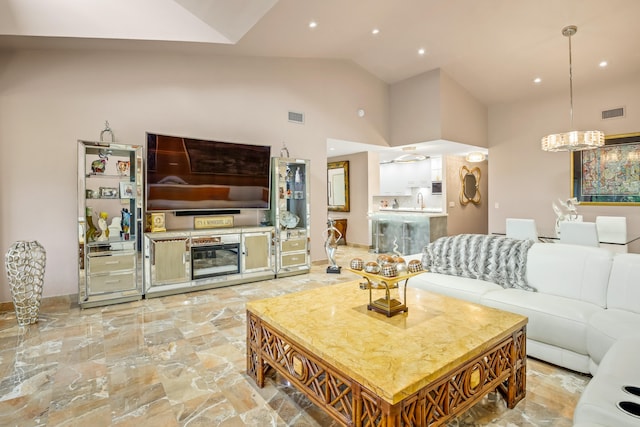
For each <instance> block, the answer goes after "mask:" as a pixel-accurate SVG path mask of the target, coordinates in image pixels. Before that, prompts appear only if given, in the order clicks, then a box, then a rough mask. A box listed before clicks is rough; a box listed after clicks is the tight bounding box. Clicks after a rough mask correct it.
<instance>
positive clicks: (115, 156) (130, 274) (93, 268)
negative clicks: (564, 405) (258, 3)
mask: <svg viewBox="0 0 640 427" xmlns="http://www.w3.org/2000/svg"><path fill="white" fill-rule="evenodd" d="M142 155H143V147H142V146H140V145H125V144H118V143H108V142H92V141H78V285H79V289H78V299H79V304H80V305H81V306H82V307H93V306H99V305H106V304H113V303H116V302H124V301H132V300H136V299H140V298H142V274H141V272H140V269H141V262H140V260H139V254H140V248H141V237H142V225H143V224H142V207H143V194H142V191H143V187H142Z"/></svg>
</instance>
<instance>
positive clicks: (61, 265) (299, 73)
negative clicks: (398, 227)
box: [0, 50, 388, 301]
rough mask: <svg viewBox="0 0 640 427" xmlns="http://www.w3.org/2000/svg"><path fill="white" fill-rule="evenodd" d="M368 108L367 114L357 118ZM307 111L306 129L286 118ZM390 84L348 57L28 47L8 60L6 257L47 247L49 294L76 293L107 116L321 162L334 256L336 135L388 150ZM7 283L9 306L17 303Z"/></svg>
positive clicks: (1, 185) (128, 125) (322, 204)
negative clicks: (331, 183)
mask: <svg viewBox="0 0 640 427" xmlns="http://www.w3.org/2000/svg"><path fill="white" fill-rule="evenodd" d="M358 108H364V109H366V111H367V115H366V117H365V118H364V119H361V118H359V117H358V116H357V114H356V112H357V110H358ZM289 110H293V111H300V112H304V113H305V114H306V117H305V119H306V121H305V124H304V125H299V124H293V123H289V122H288V121H287V111H289ZM387 117H388V88H387V85H386V84H384V83H382V82H381V81H380V80H378V79H377V78H375V77H373V76H371V75H370V74H367V73H366V72H364V71H363V70H362V69H361V68H359V67H357V66H354V65H352V64H349V63H346V62H342V61H330V60H326V61H323V60H288V59H262V58H236V57H221V56H217V57H216V56H205V55H187V54H179V53H158V52H106V51H100V52H90V51H80V50H78V51H20V52H17V53H11V54H6V53H3V54H2V55H1V56H0V209H1V212H2V213H1V214H0V215H1V216H0V251H2V253H6V251H7V249H8V248H9V246H10V245H11V244H12V242H14V241H16V240H34V239H35V240H38V241H40V242H41V243H42V244H43V245H44V247H45V248H46V250H47V269H46V276H45V287H44V295H45V296H53V295H65V294H73V293H76V292H77V284H78V281H77V274H76V271H77V264H78V260H77V218H76V204H77V202H76V185H77V176H76V141H77V139H90V140H95V139H98V138H99V134H100V131H101V130H102V129H103V128H104V121H105V120H109V122H110V124H111V127H112V129H113V131H114V133H115V135H116V140H117V141H118V142H123V143H133V144H144V141H145V139H144V137H145V132H146V131H153V132H158V133H166V134H170V135H184V136H191V137H197V138H215V139H219V140H223V141H231V142H244V143H250V144H251V143H252V144H261V145H271V146H272V155H274V156H277V155H279V151H280V147H281V144H282V141H283V140H284V141H286V143H287V146H288V148H289V151H290V153H291V156H293V157H299V158H309V159H311V171H312V174H311V202H312V203H311V209H312V212H311V224H312V233H311V236H312V239H311V245H312V248H311V258H312V260H317V259H323V258H325V254H324V249H323V241H322V239H320V238H313V237H314V236H320V235H321V234H322V230H323V229H324V228H325V227H326V215H327V210H326V207H327V205H326V200H327V197H326V140H327V138H338V139H344V140H351V141H370V142H372V143H375V144H378V145H387V143H386V140H388V130H387ZM10 300H11V297H10V294H9V289H8V285H7V283H6V276H5V275H4V274H3V275H2V277H1V278H0V301H10Z"/></svg>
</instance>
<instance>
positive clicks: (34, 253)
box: [5, 240, 47, 325]
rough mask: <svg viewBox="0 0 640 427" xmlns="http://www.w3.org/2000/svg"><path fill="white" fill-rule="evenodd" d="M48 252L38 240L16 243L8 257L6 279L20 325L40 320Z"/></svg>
mask: <svg viewBox="0 0 640 427" xmlns="http://www.w3.org/2000/svg"><path fill="white" fill-rule="evenodd" d="M46 261H47V253H46V251H45V250H44V247H42V245H41V244H40V243H38V242H37V241H35V240H34V241H33V242H25V241H18V242H15V243H14V244H13V245H12V246H11V247H10V248H9V250H8V251H7V254H6V255H5V265H6V268H7V278H8V279H9V286H10V288H11V297H12V298H13V306H14V307H15V310H16V318H17V320H18V324H19V325H30V324H32V323H36V322H37V321H38V314H39V312H40V301H41V300H42V285H43V283H44V268H45V264H46Z"/></svg>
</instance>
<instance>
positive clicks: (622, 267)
mask: <svg viewBox="0 0 640 427" xmlns="http://www.w3.org/2000/svg"><path fill="white" fill-rule="evenodd" d="M638 280H640V254H618V255H616V256H615V257H614V258H613V265H612V267H611V276H610V277H609V289H608V292H607V308H619V309H621V310H627V311H631V312H633V313H638V314H640V285H639V284H638Z"/></svg>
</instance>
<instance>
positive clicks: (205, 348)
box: [0, 246, 590, 427]
mask: <svg viewBox="0 0 640 427" xmlns="http://www.w3.org/2000/svg"><path fill="white" fill-rule="evenodd" d="M354 256H360V257H362V258H363V259H365V260H369V259H372V260H373V259H375V256H376V255H375V254H368V253H367V252H366V250H364V249H359V248H354V247H344V246H341V247H340V248H339V250H338V254H337V257H336V258H337V261H338V264H339V265H343V266H345V265H348V262H349V260H350V259H351V258H352V257H354ZM325 269H326V264H322V265H314V266H313V268H312V271H311V272H310V273H309V274H304V275H299V276H293V277H288V278H282V279H275V280H268V281H263V282H256V283H250V284H245V285H239V286H232V287H226V288H218V289H211V290H207V291H200V292H193V293H187V294H180V295H173V296H166V297H161V298H152V299H148V300H141V301H137V302H132V303H124V304H117V305H113V306H107V307H98V308H91V309H85V310H81V309H80V308H79V307H78V305H77V304H76V303H75V301H70V298H68V297H58V298H48V299H45V301H44V303H43V306H42V310H41V316H40V320H39V322H38V323H37V324H35V325H31V326H28V327H19V326H17V323H16V321H15V314H14V313H13V311H7V310H5V311H2V312H0V426H21V427H24V426H91V427H100V426H136V427H143V426H154V427H161V426H224V427H234V426H260V427H262V426H323V427H324V426H335V425H337V423H336V422H335V421H333V420H332V419H331V418H330V417H329V416H328V415H326V414H324V413H323V411H322V410H320V409H318V408H317V407H316V406H315V405H313V404H312V403H310V401H309V400H308V399H306V398H305V397H304V396H303V395H301V394H300V393H298V392H296V391H295V389H293V388H292V387H290V386H289V385H288V384H287V382H286V381H285V380H283V379H282V378H280V377H279V376H277V375H275V374H271V375H270V376H269V377H268V379H267V382H266V385H265V387H264V388H262V389H259V388H258V387H257V386H256V385H255V383H254V382H253V381H252V380H251V379H250V378H249V377H248V376H247V375H246V374H245V333H246V331H245V310H244V305H245V302H247V301H249V300H252V299H258V298H266V297H271V296H276V295H280V294H282V293H286V292H294V291H298V290H302V289H309V288H312V287H317V286H326V285H331V284H335V283H338V282H343V281H348V280H354V279H356V276H354V275H352V274H351V273H349V272H343V273H342V274H327V273H326V272H325ZM45 286H46V284H45ZM6 305H7V304H4V305H3V306H5V307H6ZM527 368H528V370H527V397H526V398H525V399H524V400H523V401H522V402H520V403H519V404H518V405H517V406H516V408H515V409H512V410H509V409H507V408H506V407H505V405H504V402H503V401H502V399H501V398H500V397H498V395H497V394H491V395H489V396H488V397H486V398H484V399H483V400H482V401H481V402H480V403H478V404H477V405H476V406H474V407H473V408H471V409H470V410H468V411H467V412H466V413H464V414H462V415H461V416H459V417H458V418H457V419H455V420H453V421H451V422H450V423H449V424H448V425H449V426H465V427H466V426H556V427H562V426H571V425H572V421H571V420H572V416H573V410H574V408H575V405H576V403H577V400H578V398H579V396H580V393H581V392H582V390H583V389H584V387H585V385H586V384H587V383H588V381H589V378H590V377H589V376H586V375H581V374H577V373H575V372H571V371H567V370H564V369H561V368H558V367H555V366H552V365H549V364H546V363H543V362H540V361H537V360H534V359H529V360H528V365H527Z"/></svg>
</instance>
